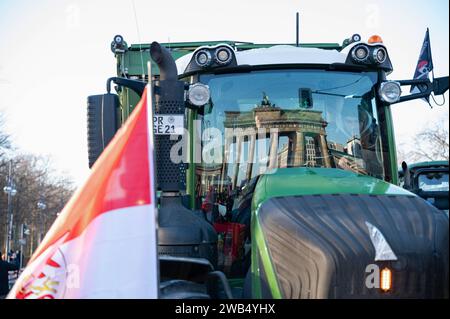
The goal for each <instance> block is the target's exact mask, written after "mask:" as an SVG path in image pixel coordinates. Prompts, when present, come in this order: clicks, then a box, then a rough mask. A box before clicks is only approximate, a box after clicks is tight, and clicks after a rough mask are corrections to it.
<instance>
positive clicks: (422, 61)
mask: <svg viewBox="0 0 450 319" xmlns="http://www.w3.org/2000/svg"><path fill="white" fill-rule="evenodd" d="M432 70H433V59H432V57H431V45H430V32H429V30H428V28H427V32H426V33H425V39H424V40H423V44H422V49H421V50H420V55H419V61H418V62H417V66H416V71H415V72H414V79H428V78H429V73H430V72H431V71H432ZM426 89H427V87H426V86H425V85H417V86H416V85H413V86H411V90H410V92H411V93H419V92H424V91H425V90H426ZM426 100H427V101H428V97H427V98H426Z"/></svg>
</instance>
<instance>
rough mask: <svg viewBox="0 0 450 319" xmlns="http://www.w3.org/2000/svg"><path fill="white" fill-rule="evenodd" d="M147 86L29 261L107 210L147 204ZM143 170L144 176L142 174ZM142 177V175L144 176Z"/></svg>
mask: <svg viewBox="0 0 450 319" xmlns="http://www.w3.org/2000/svg"><path fill="white" fill-rule="evenodd" d="M146 106H147V90H145V91H144V94H143V95H142V98H141V100H140V102H139V103H138V105H137V106H136V108H135V110H134V111H133V113H132V114H131V116H130V118H129V119H128V120H127V122H126V123H125V124H124V125H123V127H122V128H121V129H120V130H119V131H118V132H117V133H116V135H115V136H114V138H113V139H112V140H111V142H110V143H109V145H108V146H107V147H106V149H105V150H104V151H103V153H102V155H101V156H100V157H99V158H98V160H97V161H96V163H95V164H94V166H93V168H92V172H91V175H90V177H89V178H88V180H87V181H86V183H85V185H84V186H83V187H81V188H80V189H79V190H78V191H77V193H76V194H75V195H74V196H72V198H71V199H70V201H69V202H68V203H67V205H66V206H65V208H64V209H63V211H62V212H61V214H60V216H59V217H58V219H57V221H56V222H55V223H54V224H53V225H52V227H51V228H50V230H49V232H48V233H47V235H46V237H45V238H44V241H43V242H42V244H41V245H40V246H39V248H38V249H37V250H36V252H35V253H34V254H33V257H32V258H31V260H30V262H32V261H33V260H35V259H36V258H37V257H38V256H39V255H40V254H41V253H42V252H43V251H45V250H46V249H47V248H48V247H50V246H51V245H53V244H54V243H55V242H57V241H58V240H59V239H60V238H61V237H62V236H64V235H65V234H68V236H67V237H66V238H65V239H64V242H67V241H69V240H71V239H73V238H75V237H78V236H79V235H80V234H81V233H82V232H83V230H84V229H85V228H86V227H87V225H89V223H91V221H92V220H93V219H94V218H96V217H97V216H99V215H100V214H103V213H105V212H107V211H111V210H115V209H119V208H124V207H129V206H136V205H145V204H150V203H151V199H150V185H149V184H150V182H149V181H150V178H149V165H152V164H149V161H148V123H147V107H146ZM143 174H145V176H142V175H143ZM143 177H144V178H143Z"/></svg>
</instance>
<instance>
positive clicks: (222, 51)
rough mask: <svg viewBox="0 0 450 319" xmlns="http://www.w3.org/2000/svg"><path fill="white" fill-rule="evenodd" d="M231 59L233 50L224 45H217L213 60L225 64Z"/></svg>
mask: <svg viewBox="0 0 450 319" xmlns="http://www.w3.org/2000/svg"><path fill="white" fill-rule="evenodd" d="M232 59H233V52H232V51H231V49H230V48H228V47H226V46H221V47H218V48H217V49H216V51H215V53H214V61H215V62H216V63H217V64H219V65H227V64H229V63H230V62H231V60H232Z"/></svg>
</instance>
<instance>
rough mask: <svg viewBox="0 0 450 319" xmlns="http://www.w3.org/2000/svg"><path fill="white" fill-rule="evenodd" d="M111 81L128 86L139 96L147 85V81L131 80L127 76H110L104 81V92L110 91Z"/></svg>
mask: <svg viewBox="0 0 450 319" xmlns="http://www.w3.org/2000/svg"><path fill="white" fill-rule="evenodd" d="M111 82H114V83H116V84H118V85H121V86H124V87H126V88H129V89H131V90H133V91H134V92H136V93H137V94H138V95H139V96H142V94H143V93H144V89H145V86H146V85H147V82H142V81H138V80H131V79H127V78H119V77H112V78H109V79H108V80H107V81H106V92H108V93H111Z"/></svg>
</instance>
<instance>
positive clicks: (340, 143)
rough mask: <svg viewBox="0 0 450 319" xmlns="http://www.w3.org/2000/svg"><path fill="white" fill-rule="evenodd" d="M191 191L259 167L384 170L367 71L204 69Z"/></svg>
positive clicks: (240, 179)
mask: <svg viewBox="0 0 450 319" xmlns="http://www.w3.org/2000/svg"><path fill="white" fill-rule="evenodd" d="M200 82H202V83H204V84H207V85H208V86H209V88H210V92H211V100H210V103H209V104H207V105H206V106H205V109H204V111H203V112H202V113H203V115H199V120H200V123H201V132H202V163H201V164H199V165H197V169H196V174H197V191H198V193H199V194H200V196H205V194H206V193H208V191H209V190H210V189H211V187H215V186H218V187H219V188H220V189H221V190H222V191H224V190H227V191H230V192H233V190H238V191H239V190H240V189H241V188H242V187H244V186H245V185H246V184H248V183H249V182H251V181H252V180H254V179H255V177H257V176H258V175H260V174H263V173H264V172H266V171H267V170H272V169H277V168H286V167H327V168H337V169H343V170H351V171H354V172H357V173H360V174H364V175H371V176H375V177H377V178H380V179H383V178H384V168H383V167H384V165H383V156H382V143H381V138H380V123H379V120H378V115H377V108H376V102H375V89H374V88H375V85H376V83H377V74H376V73H375V72H373V73H372V72H366V73H352V72H337V71H326V70H270V71H253V72H248V73H232V74H219V75H217V74H215V75H213V74H206V75H201V76H200Z"/></svg>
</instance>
